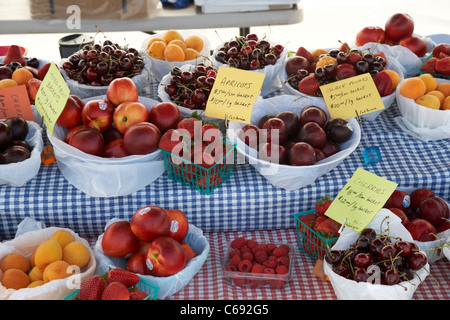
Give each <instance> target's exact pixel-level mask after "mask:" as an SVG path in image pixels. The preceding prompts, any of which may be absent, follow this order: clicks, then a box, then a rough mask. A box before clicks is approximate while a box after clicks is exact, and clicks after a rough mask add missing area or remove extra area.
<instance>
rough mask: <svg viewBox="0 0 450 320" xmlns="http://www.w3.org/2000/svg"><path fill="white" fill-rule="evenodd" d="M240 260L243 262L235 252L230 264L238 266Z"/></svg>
mask: <svg viewBox="0 0 450 320" xmlns="http://www.w3.org/2000/svg"><path fill="white" fill-rule="evenodd" d="M239 262H241V257H240V256H238V255H237V254H235V255H234V256H232V257H231V259H230V264H232V265H234V266H238V265H239Z"/></svg>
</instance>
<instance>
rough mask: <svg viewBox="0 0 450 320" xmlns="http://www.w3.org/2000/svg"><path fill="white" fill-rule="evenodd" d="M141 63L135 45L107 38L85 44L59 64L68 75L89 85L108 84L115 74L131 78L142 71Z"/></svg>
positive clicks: (142, 61)
mask: <svg viewBox="0 0 450 320" xmlns="http://www.w3.org/2000/svg"><path fill="white" fill-rule="evenodd" d="M144 67H145V62H144V59H143V57H142V56H141V55H140V53H139V51H138V50H137V49H135V48H131V47H127V46H125V47H122V46H120V45H118V44H115V43H113V42H111V41H110V40H105V41H104V42H103V43H102V44H99V43H90V44H86V45H84V46H83V48H82V49H81V50H80V51H78V52H76V53H74V54H72V55H71V56H70V57H69V58H68V60H67V61H65V62H64V63H63V64H62V69H64V70H65V71H66V72H67V76H68V77H69V78H70V79H72V80H75V81H77V82H78V83H80V84H86V85H91V86H107V85H109V84H110V83H111V82H112V81H113V80H114V79H117V78H123V77H129V78H132V77H133V76H135V75H138V74H141V73H142V70H143V69H144Z"/></svg>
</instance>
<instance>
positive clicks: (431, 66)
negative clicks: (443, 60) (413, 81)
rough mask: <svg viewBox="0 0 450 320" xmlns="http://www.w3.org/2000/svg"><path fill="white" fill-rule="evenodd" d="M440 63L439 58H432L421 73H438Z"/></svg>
mask: <svg viewBox="0 0 450 320" xmlns="http://www.w3.org/2000/svg"><path fill="white" fill-rule="evenodd" d="M437 61H438V58H436V57H431V58H430V59H428V60H427V61H425V63H424V64H423V65H422V67H421V68H420V71H422V72H427V73H436V62H437Z"/></svg>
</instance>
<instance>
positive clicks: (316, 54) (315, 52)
mask: <svg viewBox="0 0 450 320" xmlns="http://www.w3.org/2000/svg"><path fill="white" fill-rule="evenodd" d="M327 53H328V51H327V50H325V49H315V50H313V51H312V52H311V55H312V56H313V58H314V62H317V61H319V59H320V56H321V55H322V54H327Z"/></svg>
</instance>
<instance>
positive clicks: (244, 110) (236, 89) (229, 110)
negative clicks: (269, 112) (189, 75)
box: [205, 67, 265, 123]
mask: <svg viewBox="0 0 450 320" xmlns="http://www.w3.org/2000/svg"><path fill="white" fill-rule="evenodd" d="M264 77H265V74H264V73H261V72H254V71H247V70H240V69H236V68H229V67H220V68H219V70H218V72H217V77H216V81H215V82H214V86H213V87H212V89H211V93H210V95H209V98H208V102H207V104H206V110H205V115H206V116H207V117H211V118H216V119H225V118H227V119H228V120H231V121H237V122H243V123H250V116H251V113H252V109H253V105H254V103H255V100H256V98H257V97H258V95H259V92H260V91H261V88H262V84H263V81H264Z"/></svg>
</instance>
